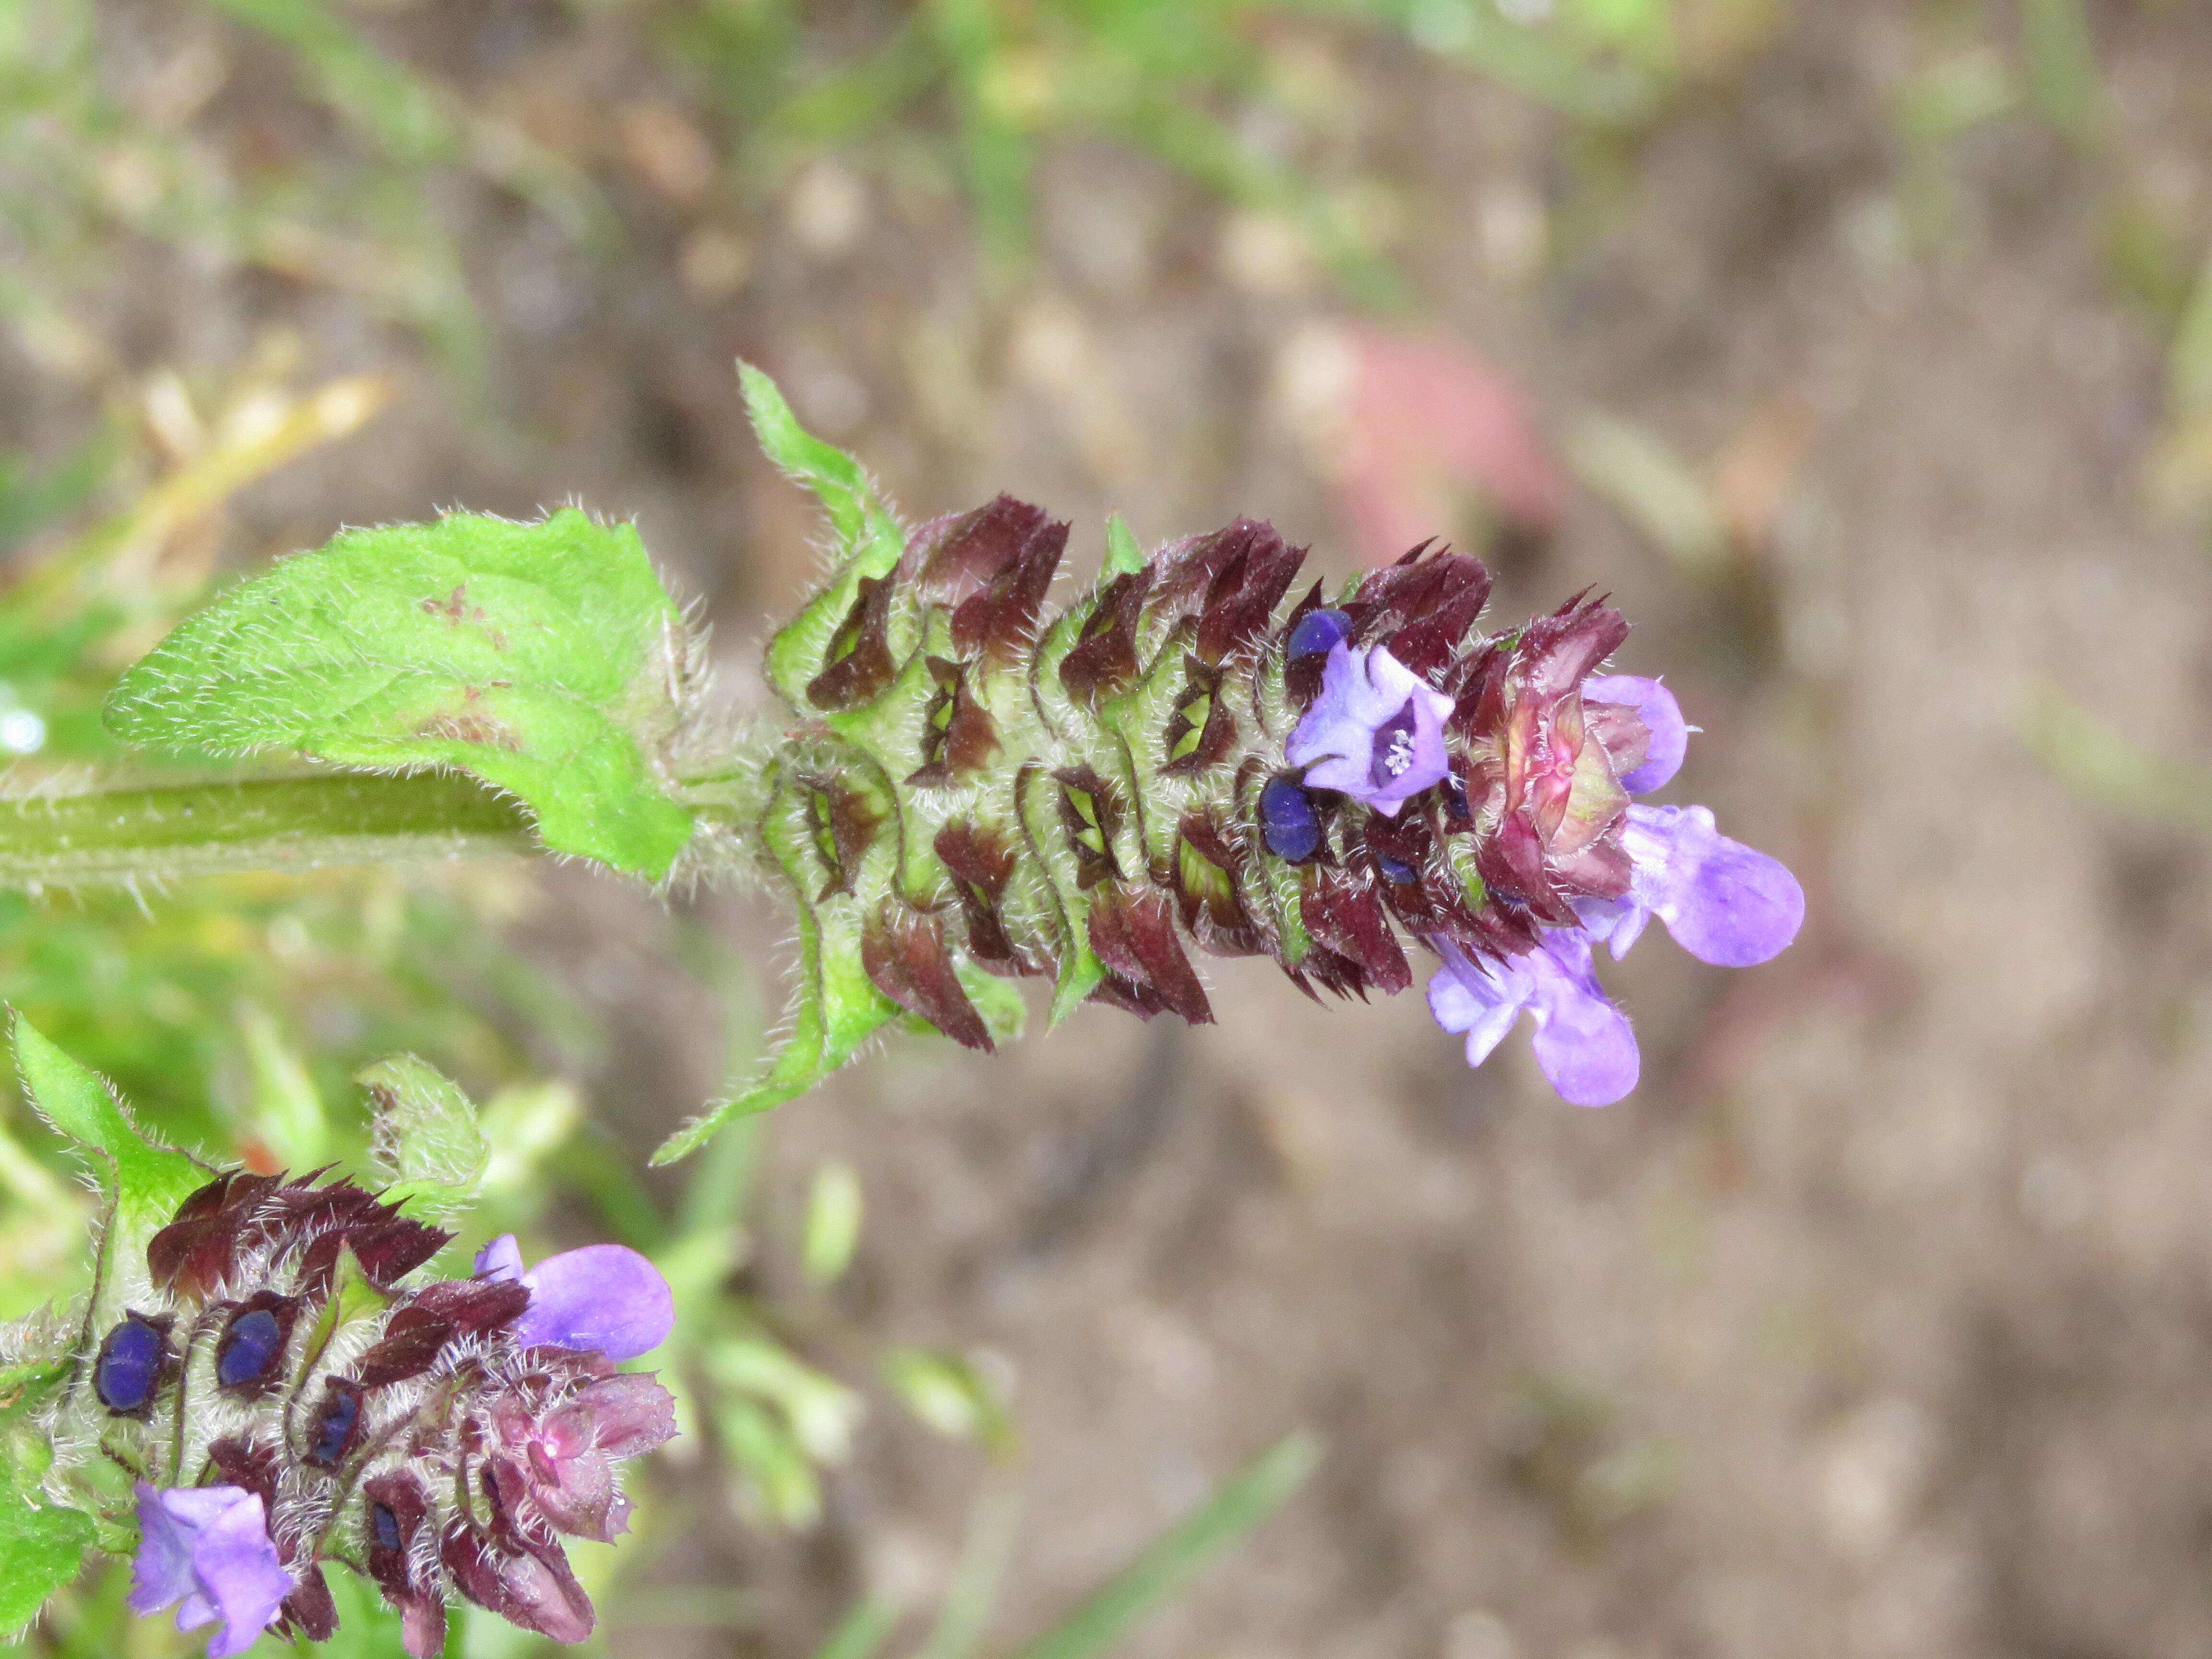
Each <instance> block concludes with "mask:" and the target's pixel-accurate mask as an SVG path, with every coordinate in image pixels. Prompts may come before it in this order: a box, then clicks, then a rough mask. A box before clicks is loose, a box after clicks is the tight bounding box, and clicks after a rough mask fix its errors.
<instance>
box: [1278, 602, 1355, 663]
mask: <svg viewBox="0 0 2212 1659" xmlns="http://www.w3.org/2000/svg"><path fill="white" fill-rule="evenodd" d="M1351 636H1352V618H1351V617H1348V616H1346V614H1345V613H1344V612H1343V611H1307V612H1306V614H1305V615H1304V616H1303V617H1299V618H1298V625H1297V627H1296V628H1293V629H1291V641H1290V643H1289V644H1288V645H1285V647H1283V659H1284V660H1285V662H1296V661H1297V659H1299V658H1300V657H1310V656H1312V655H1313V654H1314V653H1316V652H1319V651H1327V650H1329V649H1331V648H1332V647H1335V646H1339V645H1341V644H1342V643H1344V641H1346V640H1347V639H1349V638H1350V637H1351Z"/></svg>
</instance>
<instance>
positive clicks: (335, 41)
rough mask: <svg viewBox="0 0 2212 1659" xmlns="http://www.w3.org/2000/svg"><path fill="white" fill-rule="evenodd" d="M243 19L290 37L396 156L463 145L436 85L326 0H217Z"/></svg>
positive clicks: (329, 89) (334, 98)
mask: <svg viewBox="0 0 2212 1659" xmlns="http://www.w3.org/2000/svg"><path fill="white" fill-rule="evenodd" d="M215 4H216V9H218V10H221V11H225V12H228V13H229V14H230V15H232V16H233V17H234V18H236V19H238V21H240V22H241V23H246V24H248V25H250V26H251V27H254V28H257V29H258V30H260V31H261V32H262V33H264V34H267V35H269V36H270V37H271V38H273V39H275V40H280V41H282V42H283V44H284V45H286V46H289V47H290V48H291V49H292V50H293V51H294V52H297V53H298V54H299V55H300V58H301V61H302V62H304V63H305V64H307V67H308V69H309V70H312V71H313V74H314V76H315V77H316V79H317V80H319V82H321V83H322V88H323V94H324V96H325V97H326V98H327V99H328V100H330V102H331V105H332V106H335V107H336V108H337V110H339V111H340V112H342V113H343V114H344V115H345V116H347V117H348V118H349V119H350V120H352V121H353V123H354V124H355V125H356V126H358V127H359V128H360V129H361V130H362V131H363V132H366V133H367V134H368V136H369V137H372V138H374V140H375V141H376V142H377V143H379V144H380V145H381V146H382V147H383V148H384V149H386V150H387V151H388V152H390V154H391V155H392V159H393V160H395V161H400V162H403V163H407V164H411V165H414V166H421V165H422V164H423V163H425V162H430V161H443V160H445V159H447V157H449V156H450V155H452V154H453V152H454V150H455V149H456V148H457V147H458V143H459V138H458V136H457V134H456V132H455V131H454V124H453V121H452V120H451V119H450V118H448V117H447V113H446V112H445V110H444V108H443V107H442V100H441V99H440V97H439V96H438V94H436V92H435V91H434V90H433V89H432V88H431V87H430V86H428V84H427V83H426V82H423V81H422V79H421V78H420V77H419V76H416V75H415V74H414V73H413V72H412V71H411V70H408V69H407V68H406V67H405V66H404V64H398V63H395V62H394V61H393V60H392V59H391V58H387V57H386V56H385V55H384V54H383V53H382V52H379V51H378V50H377V49H376V48H375V47H374V46H370V45H369V44H368V41H366V40H362V38H361V36H359V35H358V34H356V33H354V32H353V30H352V29H351V28H350V27H348V26H347V24H346V22H345V21H344V20H343V18H341V17H339V16H338V15H337V14H336V13H335V12H333V11H332V10H331V9H330V8H329V7H328V6H327V5H325V4H324V3H322V0H215Z"/></svg>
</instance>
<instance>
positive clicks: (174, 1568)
mask: <svg viewBox="0 0 2212 1659" xmlns="http://www.w3.org/2000/svg"><path fill="white" fill-rule="evenodd" d="M204 1490H205V1491H208V1492H236V1491H238V1490H240V1489H239V1488H237V1487H235V1486H229V1487H225V1486H210V1487H206V1488H204ZM132 1491H133V1492H135V1493H136V1494H137V1500H138V1501H137V1510H138V1554H137V1558H136V1559H134V1560H133V1561H132V1562H131V1594H130V1595H128V1596H126V1597H125V1598H124V1605H125V1607H129V1608H130V1609H131V1612H133V1613H159V1612H161V1609H162V1608H163V1607H167V1606H168V1605H169V1604H170V1603H171V1602H172V1601H176V1600H177V1599H178V1598H179V1596H184V1595H191V1590H192V1534H193V1533H194V1531H195V1530H196V1528H192V1527H190V1526H187V1525H186V1524H185V1522H183V1521H182V1520H181V1519H179V1517H178V1516H173V1515H172V1514H171V1513H170V1512H169V1511H168V1510H167V1508H165V1507H164V1506H163V1504H162V1503H161V1493H160V1492H156V1491H155V1489H154V1488H153V1487H152V1486H149V1485H148V1484H147V1483H146V1482H145V1481H143V1480H141V1481H140V1482H139V1483H138V1484H137V1486H135V1487H133V1488H132Z"/></svg>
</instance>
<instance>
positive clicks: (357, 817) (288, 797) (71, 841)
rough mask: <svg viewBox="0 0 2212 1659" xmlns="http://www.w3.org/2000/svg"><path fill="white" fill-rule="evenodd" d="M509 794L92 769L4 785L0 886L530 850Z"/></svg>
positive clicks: (464, 785) (451, 782) (395, 779)
mask: <svg viewBox="0 0 2212 1659" xmlns="http://www.w3.org/2000/svg"><path fill="white" fill-rule="evenodd" d="M536 845H537V843H536V841H535V839H534V837H533V836H532V834H531V832H530V821H529V818H528V817H527V815H526V813H525V811H524V810H523V809H522V807H521V806H520V805H519V804H518V803H516V802H514V801H513V800H510V799H506V798H504V797H502V796H500V795H498V794H495V793H493V792H492V791H491V790H489V789H488V788H486V787H484V786H483V785H482V784H480V783H478V782H477V781H475V780H474V779H472V778H469V777H465V776H463V775H459V774H455V773H446V772H418V773H414V774H411V775H404V776H384V775H375V774H366V773H328V774H321V773H316V774H307V775H301V774H298V773H294V774H292V775H288V776H282V777H266V778H242V779H226V780H224V781H221V782H205V783H202V782H190V783H166V784H150V785H149V784H146V783H143V782H125V781H116V780H108V781H102V780H100V778H98V777H97V776H95V777H94V778H92V779H90V780H88V781H85V782H84V783H82V784H80V785H77V786H76V787H63V788H58V789H54V790H51V791H45V792H42V793H37V794H27V795H19V796H16V797H15V798H14V799H0V887H6V888H14V889H18V890H29V891H33V892H36V891H38V890H40V889H42V888H44V887H46V886H49V885H60V886H67V885H77V884H86V883H117V884H134V883H137V882H144V881H150V882H159V881H164V880H167V879H170V878H175V877H181V876H195V875H205V874H210V873H215V872H222V871H238V870H276V871H301V870H310V869H314V868H317V867H319V866H325V865H343V864H368V863H378V862H384V861H386V860H403V859H404V860H423V859H453V858H465V857H471V856H485V855H507V854H521V853H528V852H531V851H532V850H533V849H534V848H535V847H536Z"/></svg>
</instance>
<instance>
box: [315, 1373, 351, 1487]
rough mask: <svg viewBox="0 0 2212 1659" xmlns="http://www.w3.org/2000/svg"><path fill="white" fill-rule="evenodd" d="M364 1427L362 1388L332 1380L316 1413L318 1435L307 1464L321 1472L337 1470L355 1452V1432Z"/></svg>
mask: <svg viewBox="0 0 2212 1659" xmlns="http://www.w3.org/2000/svg"><path fill="white" fill-rule="evenodd" d="M360 1426H361V1385H360V1384H359V1383H349V1382H346V1381H344V1380H343V1379H341V1378H333V1379H332V1380H331V1383H330V1387H329V1392H328V1393H326V1394H325V1395H324V1396H323V1408H322V1410H321V1411H319V1412H318V1413H315V1432H314V1438H313V1442H312V1443H310V1444H309V1446H308V1447H307V1462H309V1463H311V1464H313V1466H314V1467H315V1468H319V1469H334V1468H337V1466H338V1465H339V1464H340V1463H342V1462H344V1461H345V1455H346V1453H347V1452H349V1451H350V1450H351V1449H353V1437H354V1431H356V1429H358V1428H359V1427H360Z"/></svg>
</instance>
